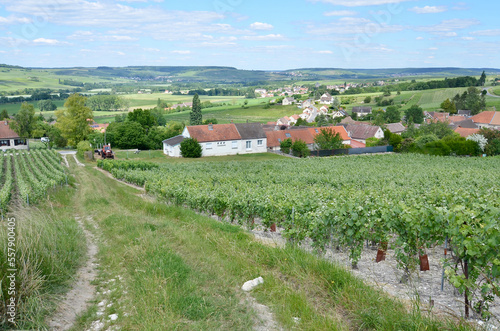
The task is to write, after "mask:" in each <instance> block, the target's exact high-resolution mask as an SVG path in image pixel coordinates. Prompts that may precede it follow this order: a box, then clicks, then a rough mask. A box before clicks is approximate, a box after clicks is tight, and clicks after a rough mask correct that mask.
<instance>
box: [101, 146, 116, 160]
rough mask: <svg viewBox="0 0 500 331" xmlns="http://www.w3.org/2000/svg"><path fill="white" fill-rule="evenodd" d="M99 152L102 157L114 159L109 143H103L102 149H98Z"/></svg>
mask: <svg viewBox="0 0 500 331" xmlns="http://www.w3.org/2000/svg"><path fill="white" fill-rule="evenodd" d="M100 154H101V156H102V158H103V159H114V158H115V155H114V154H113V151H112V150H111V145H104V146H102V150H101V151H100Z"/></svg>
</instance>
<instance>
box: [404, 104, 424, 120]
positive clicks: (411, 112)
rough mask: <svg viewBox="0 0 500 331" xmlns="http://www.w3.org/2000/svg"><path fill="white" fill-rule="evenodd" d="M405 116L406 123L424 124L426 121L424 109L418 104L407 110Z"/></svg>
mask: <svg viewBox="0 0 500 331" xmlns="http://www.w3.org/2000/svg"><path fill="white" fill-rule="evenodd" d="M405 117H406V123H417V124H422V123H423V122H424V110H423V109H422V108H421V107H419V106H417V105H413V106H411V107H410V108H409V109H407V110H405Z"/></svg>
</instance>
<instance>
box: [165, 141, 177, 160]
mask: <svg viewBox="0 0 500 331" xmlns="http://www.w3.org/2000/svg"><path fill="white" fill-rule="evenodd" d="M163 154H166V155H168V156H171V157H181V145H180V144H178V145H175V146H170V145H167V144H165V143H164V144H163Z"/></svg>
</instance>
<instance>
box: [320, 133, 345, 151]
mask: <svg viewBox="0 0 500 331" xmlns="http://www.w3.org/2000/svg"><path fill="white" fill-rule="evenodd" d="M314 144H315V148H316V149H317V150H321V149H329V150H331V149H339V148H343V147H344V144H343V140H342V137H341V136H340V134H339V133H338V132H335V131H334V130H333V129H330V128H325V129H321V130H320V133H319V134H317V135H316V137H314Z"/></svg>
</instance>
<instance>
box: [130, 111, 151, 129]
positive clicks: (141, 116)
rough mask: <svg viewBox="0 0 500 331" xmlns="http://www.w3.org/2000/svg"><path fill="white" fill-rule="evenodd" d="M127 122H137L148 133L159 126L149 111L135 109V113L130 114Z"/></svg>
mask: <svg viewBox="0 0 500 331" xmlns="http://www.w3.org/2000/svg"><path fill="white" fill-rule="evenodd" d="M127 120H128V121H131V122H137V123H139V124H140V125H142V127H143V128H144V130H146V132H147V131H148V130H149V129H150V128H151V127H153V126H156V125H158V122H157V121H156V118H155V117H154V116H153V114H151V111H150V110H149V109H144V110H142V109H140V108H139V109H134V111H132V112H130V113H128V115H127Z"/></svg>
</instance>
